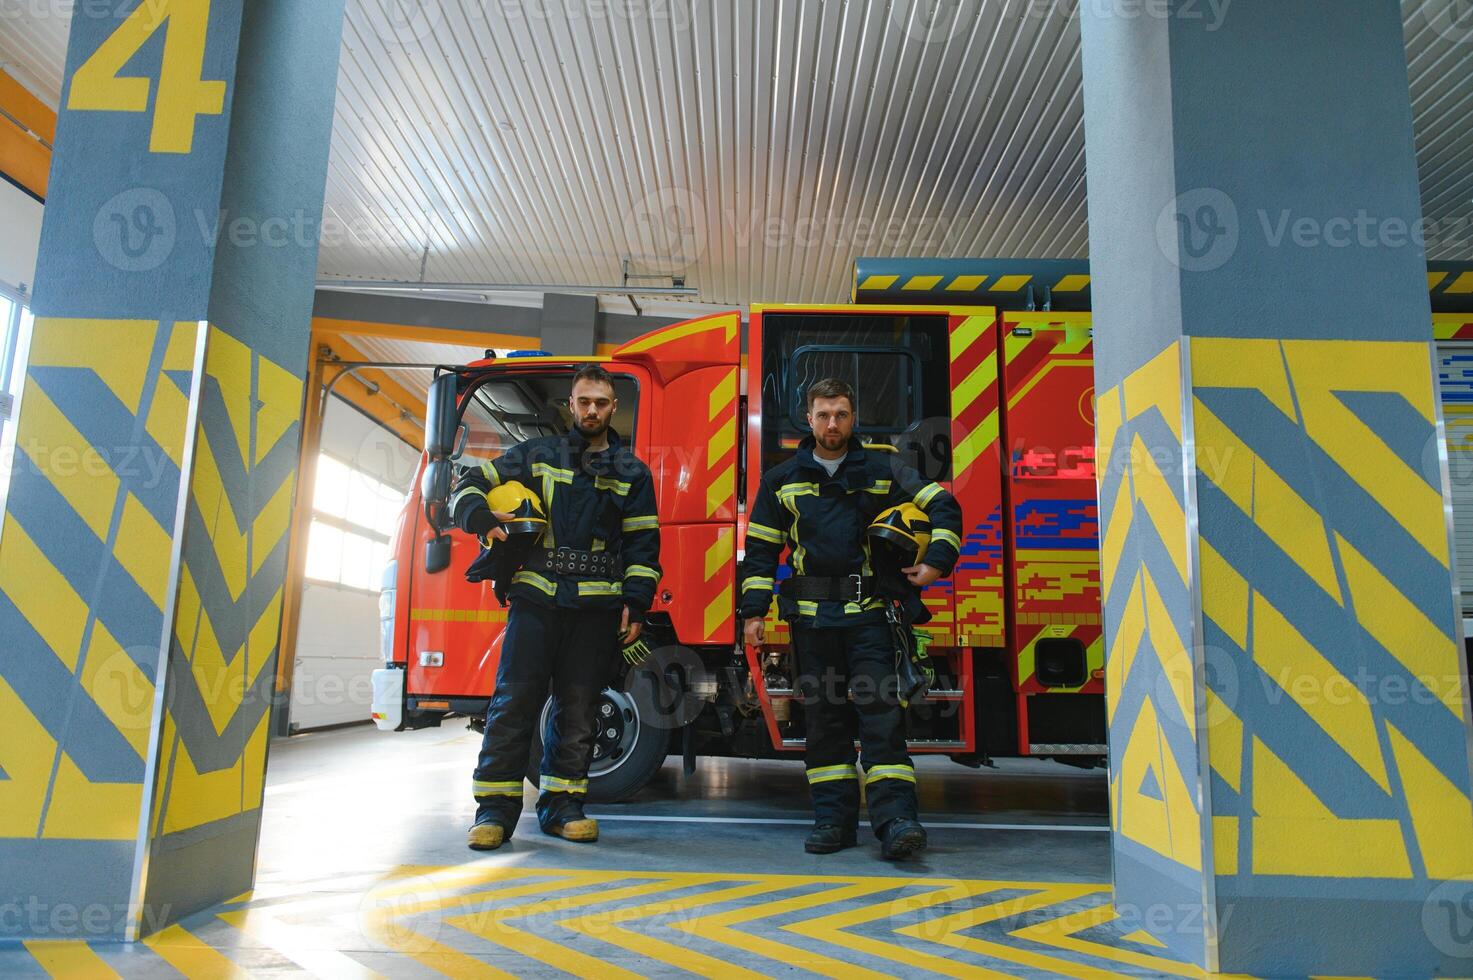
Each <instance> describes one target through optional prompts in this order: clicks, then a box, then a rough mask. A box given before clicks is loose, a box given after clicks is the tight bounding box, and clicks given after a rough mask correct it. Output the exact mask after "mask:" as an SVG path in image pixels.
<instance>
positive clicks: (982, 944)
mask: <svg viewBox="0 0 1473 980" xmlns="http://www.w3.org/2000/svg"><path fill="white" fill-rule="evenodd" d="M1108 891H1109V888H1108V886H1106V885H1049V886H1046V887H1045V888H1043V889H1042V890H1040V891H1038V892H1035V893H1033V894H1032V895H1023V896H1015V897H1012V898H1007V899H1004V900H1002V901H1000V902H994V903H993V904H991V905H984V906H980V907H977V908H970V909H962V910H961V911H959V912H953V913H952V914H951V915H947V916H943V917H942V918H940V919H933V920H930V921H927V922H921V923H918V924H916V925H913V926H905V927H904V928H902V929H897V930H895V931H896V932H898V933H899V934H900V935H902V936H913V937H915V938H917V939H926V940H930V941H931V942H937V943H941V944H943V945H946V946H951V947H954V948H956V949H962V950H966V951H967V952H969V953H975V954H977V955H978V956H987V957H991V958H993V959H999V960H1002V961H1003V962H1005V963H1015V964H1018V965H1019V966H1029V967H1033V968H1034V969H1038V970H1052V971H1053V972H1055V973H1060V974H1063V975H1064V976H1066V977H1079V978H1081V980H1113V978H1114V977H1115V976H1116V975H1115V974H1113V973H1110V972H1109V971H1107V970H1100V969H1096V968H1095V967H1091V966H1086V965H1084V964H1082V963H1074V962H1072V961H1070V960H1061V959H1059V958H1058V957H1055V956H1049V955H1047V954H1045V953H1035V952H1032V951H1030V950H1026V949H1019V948H1017V947H1014V946H1007V945H1005V944H1003V943H999V942H994V941H992V940H987V939H977V938H976V937H973V936H964V935H958V933H959V932H960V931H961V930H964V929H972V928H975V927H977V926H979V925H983V924H986V923H989V922H997V921H998V920H1000V919H1006V918H1010V917H1012V916H1018V915H1024V914H1026V913H1028V912H1032V911H1035V910H1037V909H1040V908H1043V907H1044V906H1047V905H1052V904H1054V903H1056V902H1067V901H1070V900H1071V899H1076V898H1082V897H1084V896H1086V895H1093V894H1098V893H1100V892H1108Z"/></svg>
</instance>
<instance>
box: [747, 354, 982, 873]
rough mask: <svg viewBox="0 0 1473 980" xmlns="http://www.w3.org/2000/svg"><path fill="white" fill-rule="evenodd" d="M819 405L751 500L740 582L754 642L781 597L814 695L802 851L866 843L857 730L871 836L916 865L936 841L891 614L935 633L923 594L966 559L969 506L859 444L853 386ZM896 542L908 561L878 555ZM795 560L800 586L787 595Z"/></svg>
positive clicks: (809, 700) (794, 581) (824, 390)
mask: <svg viewBox="0 0 1473 980" xmlns="http://www.w3.org/2000/svg"><path fill="white" fill-rule="evenodd" d="M807 402H808V424H809V426H810V427H811V428H812V430H813V431H812V434H811V435H809V436H807V437H806V438H805V439H804V440H803V442H802V443H801V444H800V445H799V447H798V452H797V453H796V454H795V455H794V456H793V458H791V459H789V460H786V461H784V462H783V463H781V464H779V465H777V466H775V467H773V468H772V469H770V470H769V471H768V472H767V473H765V474H764V475H763V478H762V483H761V485H760V486H759V488H758V490H757V495H756V498H755V499H754V500H753V502H752V507H751V512H750V517H749V520H748V522H747V537H746V554H745V558H744V560H743V564H742V573H741V582H742V585H741V588H742V596H741V601H740V607H739V615H740V616H741V618H742V619H743V620H744V626H743V635H744V638H745V640H746V642H747V643H749V644H751V645H754V646H760V645H761V644H762V642H763V640H764V639H765V631H764V625H763V617H764V616H765V615H766V614H767V610H768V607H769V606H770V605H771V603H772V600H773V598H774V596H775V597H776V599H777V603H778V613H779V615H781V616H782V618H783V619H785V620H787V621H788V623H789V624H790V625H791V626H792V638H793V639H792V642H793V652H794V654H795V655H796V658H797V671H796V673H797V679H798V687H799V690H800V691H801V692H802V697H803V701H802V704H803V716H804V724H805V726H806V735H807V746H806V749H805V755H804V759H805V763H806V765H807V770H808V784H809V792H810V795H811V796H812V799H813V810H814V827H813V831H812V832H811V833H810V834H809V835H808V839H807V840H806V841H805V843H804V849H805V850H807V851H808V852H809V853H813V854H828V853H832V852H834V851H838V850H841V849H843V848H845V847H853V846H854V845H855V844H856V843H857V841H858V828H859V797H860V794H859V771H858V768H857V763H858V761H859V758H860V756H859V754H856V752H855V751H854V734H855V730H856V728H857V730H858V734H859V742H860V747H861V752H862V756H863V762H864V770H865V773H864V784H865V796H866V798H867V800H868V805H869V817H870V826H871V828H872V829H873V830H874V833H875V836H876V837H877V838H879V841H880V853H881V855H882V856H883V857H885V858H888V859H895V858H904V857H908V856H910V855H912V854H914V853H916V852H917V851H919V850H921V849H922V848H924V847H925V846H926V832H925V830H924V828H922V827H921V824H920V822H919V820H918V819H917V808H916V775H915V768H914V767H913V766H912V765H911V762H910V757H909V755H908V754H907V751H906V738H905V713H904V708H903V707H902V705H901V692H898V691H897V689H896V687H897V685H896V668H897V661H896V653H897V651H896V645H895V637H896V632H895V630H896V629H897V628H898V623H897V622H896V621H895V620H894V619H893V617H894V615H895V614H893V613H892V612H890V610H891V604H892V603H901V604H902V605H903V606H904V607H905V609H906V611H907V612H906V617H907V619H908V620H909V621H912V622H918V621H923V619H924V617H925V606H924V604H923V603H922V602H921V600H920V590H921V589H923V588H925V587H926V586H928V585H930V584H932V583H933V582H936V581H937V580H938V579H941V578H943V577H944V576H947V575H949V574H950V573H951V570H952V568H953V566H954V565H955V564H956V561H957V558H958V556H959V553H960V549H961V508H960V507H959V506H958V505H957V502H956V499H955V498H954V497H952V495H951V494H950V493H948V492H947V491H946V490H945V489H943V488H942V487H941V485H940V484H938V483H933V482H931V481H929V480H926V479H924V478H922V477H921V475H920V474H919V473H917V472H916V471H915V470H913V469H911V468H910V467H908V466H903V465H899V463H898V460H897V459H896V458H895V457H894V456H893V455H891V454H888V453H884V452H882V451H878V450H866V448H865V447H864V445H863V444H862V443H861V442H860V441H859V440H858V439H856V438H854V423H855V401H854V389H853V388H852V387H850V386H849V385H848V384H847V383H845V382H843V381H840V380H836V379H832V378H830V379H826V380H823V381H818V382H815V383H814V384H812V385H811V386H810V387H809V388H808V390H807ZM872 525H877V526H875V527H874V528H873V534H872V533H871V530H872ZM872 540H873V541H874V542H875V543H872ZM896 543H898V544H899V546H901V547H903V548H904V549H905V550H903V551H901V552H900V553H899V554H898V555H895V556H891V557H890V558H889V559H887V558H886V556H885V555H882V554H877V553H875V547H876V544H878V545H879V546H881V550H884V549H888V548H891V547H895V546H896ZM784 548H788V549H790V554H789V559H788V564H789V567H790V569H791V571H792V574H791V575H790V576H788V577H786V578H784V579H783V581H782V584H781V586H778V585H777V578H778V558H779V557H780V556H781V554H782V552H783V549H784ZM876 559H878V564H877V563H876ZM887 560H888V563H887ZM904 628H905V629H906V630H907V631H908V630H909V629H910V626H909V625H908V623H907V624H906V625H905V626H904ZM851 693H852V695H853V702H852V704H851V703H850V694H851ZM856 714H857V715H858V717H857V719H856V718H855V715H856Z"/></svg>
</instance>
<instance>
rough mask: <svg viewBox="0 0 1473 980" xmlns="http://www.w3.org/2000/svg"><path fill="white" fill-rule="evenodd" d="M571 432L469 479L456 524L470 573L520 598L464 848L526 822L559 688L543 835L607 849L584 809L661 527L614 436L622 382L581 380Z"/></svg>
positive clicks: (642, 468) (649, 495) (634, 465)
mask: <svg viewBox="0 0 1473 980" xmlns="http://www.w3.org/2000/svg"><path fill="white" fill-rule="evenodd" d="M568 407H569V409H570V411H571V412H572V416H573V426H572V428H571V429H570V431H568V432H567V433H566V434H564V435H559V436H543V437H539V438H535V439H529V440H527V441H526V442H523V443H520V444H518V445H516V446H513V447H512V448H511V449H509V450H507V451H506V452H505V453H503V454H502V455H501V456H499V457H497V458H496V459H495V460H493V461H491V462H490V463H487V464H485V465H484V466H482V467H481V468H480V469H478V470H471V471H469V472H467V473H466V474H465V475H464V476H463V477H462V479H461V480H460V482H459V483H458V484H457V486H456V488H455V491H454V493H453V494H452V496H451V498H450V515H451V518H452V520H453V521H454V522H455V524H456V526H458V527H459V528H460V529H461V530H463V531H466V532H468V533H470V534H474V535H475V536H476V537H477V538H479V539H480V540H481V542H482V544H483V545H484V546H485V550H484V551H483V552H482V554H481V555H480V557H478V558H477V560H476V561H475V562H474V563H473V564H472V565H471V567H470V568H469V569H468V570H467V572H466V577H467V578H469V579H471V580H472V581H482V580H486V579H490V580H491V581H492V582H493V584H494V586H495V590H496V595H497V598H498V599H500V600H501V601H503V602H506V601H507V599H508V598H509V599H510V603H511V611H510V612H509V613H508V615H507V622H506V633H505V635H504V637H503V640H502V647H501V661H500V664H499V666H498V667H497V671H496V690H495V692H494V694H493V695H492V698H491V704H490V706H489V707H488V708H487V710H486V731H485V735H484V737H483V738H482V741H481V753H480V758H479V759H478V760H477V765H476V769H475V772H474V774H473V776H472V794H473V795H474V797H475V800H476V817H475V823H474V824H473V825H472V826H471V829H470V832H469V835H468V837H467V843H468V844H469V846H470V847H472V848H475V849H477V850H491V849H494V848H497V847H500V846H501V845H502V843H504V842H505V841H506V840H508V839H509V838H510V837H511V836H512V833H513V832H514V831H515V830H516V826H517V820H518V819H519V818H520V817H521V813H522V779H523V775H524V773H525V771H526V764H527V754H528V752H529V750H530V748H531V739H532V732H533V726H534V725H535V724H536V723H537V719H538V717H539V716H540V713H541V709H542V705H543V703H544V701H545V700H546V698H547V692H548V687H549V685H550V686H551V688H552V697H553V705H552V713H551V731H550V732H549V733H548V737H547V738H546V739H545V740H544V743H543V756H542V775H541V779H540V785H539V789H540V790H541V793H540V795H539V796H538V800H537V819H538V823H539V824H540V825H541V827H542V830H543V832H544V833H547V834H551V835H554V836H558V837H563V838H566V839H567V840H573V841H594V840H597V839H598V824H597V822H596V821H594V820H592V819H590V818H589V817H588V816H587V815H586V814H585V813H584V812H583V800H584V798H585V797H586V795H587V793H588V767H589V763H590V762H591V760H592V756H593V747H594V734H595V731H596V723H595V714H594V712H595V710H596V708H597V703H598V697H599V693H600V692H601V691H602V690H603V688H604V685H605V684H606V683H607V682H609V681H611V680H612V679H613V678H614V676H615V675H616V673H617V667H618V658H619V650H620V645H621V643H622V644H623V645H624V646H625V647H626V648H633V647H635V646H637V643H638V641H639V639H640V633H641V631H642V627H643V622H644V616H645V613H646V612H647V611H648V610H649V608H650V605H651V603H652V602H653V601H654V597H655V587H656V586H657V585H658V584H659V581H660V574H661V573H660V527H659V519H658V517H657V515H656V510H655V490H654V482H653V480H652V478H651V476H650V471H649V467H647V466H646V465H645V464H644V463H643V462H641V461H640V460H639V459H638V458H636V457H635V455H634V453H633V452H632V451H631V450H630V449H629V448H628V447H627V446H625V445H624V443H623V442H622V441H621V440H620V439H619V434H618V433H617V432H615V431H614V430H613V429H612V428H611V427H610V421H611V419H612V417H613V414H614V412H615V411H616V410H617V408H618V401H617V400H616V399H615V397H614V385H613V378H612V377H611V376H610V375H609V373H608V372H607V371H605V370H604V369H603V368H602V367H599V366H597V365H593V364H589V365H584V366H583V367H582V368H580V369H579V370H578V371H577V373H576V374H575V375H574V376H573V391H572V394H571V396H570V397H569V399H568Z"/></svg>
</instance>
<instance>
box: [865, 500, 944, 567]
mask: <svg viewBox="0 0 1473 980" xmlns="http://www.w3.org/2000/svg"><path fill="white" fill-rule="evenodd" d="M867 533H868V534H869V540H870V546H871V548H872V549H873V550H874V551H875V552H876V553H877V555H883V554H890V555H894V556H895V557H896V558H897V559H898V560H903V561H904V563H905V567H909V566H911V565H915V564H918V563H919V562H920V560H921V557H922V556H923V555H925V553H926V549H927V548H929V547H930V546H931V519H930V518H929V517H927V516H926V512H925V511H923V510H921V509H920V508H919V507H917V506H916V505H915V504H912V503H904V504H897V505H896V506H894V507H891V508H889V509H888V510H885V511H882V512H881V513H880V516H879V517H876V518H875V521H874V523H873V524H871V525H870V526H869V531H868V532H867Z"/></svg>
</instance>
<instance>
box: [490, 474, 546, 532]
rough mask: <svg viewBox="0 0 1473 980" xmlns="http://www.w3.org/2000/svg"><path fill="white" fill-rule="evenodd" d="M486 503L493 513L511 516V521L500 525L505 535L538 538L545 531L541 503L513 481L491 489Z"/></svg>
mask: <svg viewBox="0 0 1473 980" xmlns="http://www.w3.org/2000/svg"><path fill="white" fill-rule="evenodd" d="M486 503H487V504H488V505H489V506H490V507H491V509H492V510H494V511H497V512H499V513H502V514H510V515H511V519H510V520H507V521H504V522H503V523H502V525H501V526H502V527H503V528H505V529H506V533H507V534H532V535H535V536H536V537H539V538H540V537H541V536H542V532H544V531H546V530H547V514H546V512H545V511H544V510H543V509H542V501H541V500H539V499H537V495H536V494H535V493H533V492H532V491H531V490H528V489H527V488H526V487H524V486H523V485H522V484H520V483H518V482H516V481H515V480H511V481H509V482H507V483H503V484H501V485H499V486H495V487H492V488H491V492H490V493H488V494H486Z"/></svg>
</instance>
